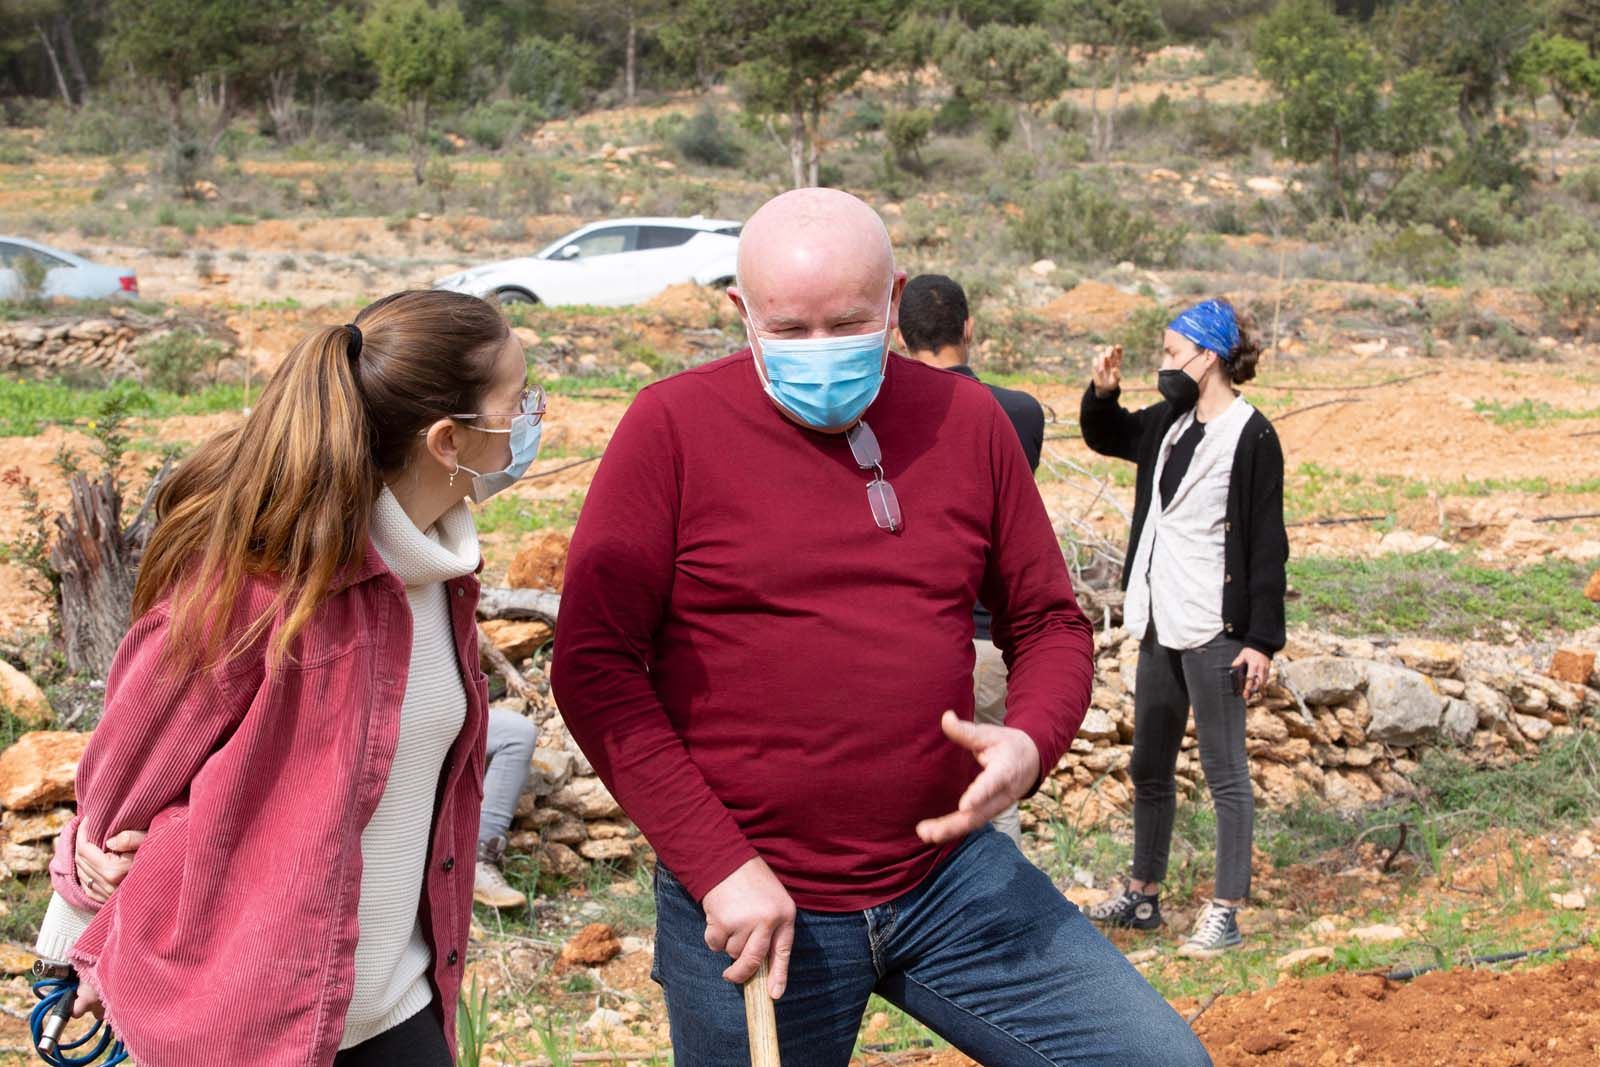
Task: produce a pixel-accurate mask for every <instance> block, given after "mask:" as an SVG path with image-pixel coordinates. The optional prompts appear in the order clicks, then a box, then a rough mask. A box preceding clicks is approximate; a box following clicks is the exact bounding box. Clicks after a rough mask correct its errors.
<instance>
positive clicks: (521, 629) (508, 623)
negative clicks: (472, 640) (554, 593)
mask: <svg viewBox="0 0 1600 1067" xmlns="http://www.w3.org/2000/svg"><path fill="white" fill-rule="evenodd" d="M482 626H483V632H484V634H485V635H486V636H487V637H488V638H489V640H490V641H491V642H492V643H493V644H494V647H495V648H497V649H499V650H500V651H501V652H502V653H504V654H505V657H506V658H507V659H509V660H510V661H511V662H512V663H520V662H522V661H523V660H525V659H527V658H528V657H530V656H532V655H533V654H534V653H535V652H537V651H539V649H541V648H543V647H544V645H545V643H546V642H547V641H549V640H550V639H551V638H552V637H554V636H555V631H554V630H552V629H550V624H549V623H546V622H543V621H541V620H538V619H534V620H530V621H526V622H523V621H514V620H511V619H490V620H488V621H487V622H485V623H483V624H482Z"/></svg>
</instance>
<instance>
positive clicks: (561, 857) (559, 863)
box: [539, 841, 584, 878]
mask: <svg viewBox="0 0 1600 1067" xmlns="http://www.w3.org/2000/svg"><path fill="white" fill-rule="evenodd" d="M539 871H540V873H541V874H542V873H545V872H549V873H550V874H553V875H555V876H556V877H557V878H576V877H578V876H579V875H581V874H582V873H583V871H584V862H583V860H582V859H581V858H580V857H579V856H578V854H577V853H576V852H574V851H572V849H570V848H568V847H567V846H566V845H563V844H560V843H558V842H554V841H552V842H549V843H547V844H545V845H543V846H541V847H540V849H539Z"/></svg>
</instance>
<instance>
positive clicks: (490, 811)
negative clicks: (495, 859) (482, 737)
mask: <svg viewBox="0 0 1600 1067" xmlns="http://www.w3.org/2000/svg"><path fill="white" fill-rule="evenodd" d="M538 740H539V728H538V727H537V726H535V725H534V724H533V720H531V719H528V718H527V717H525V716H522V715H518V714H517V713H516V712H514V711H510V710H508V709H506V708H490V709H489V736H488V739H487V741H486V742H485V747H486V748H487V749H488V753H487V754H488V759H489V766H488V769H487V770H485V771H484V773H483V814H482V815H481V816H479V817H478V844H480V845H481V844H483V843H484V842H485V841H489V840H492V839H493V838H496V837H503V836H505V834H506V832H507V831H508V830H510V829H511V820H512V819H513V818H515V817H516V814H517V798H518V797H520V796H521V795H522V789H523V787H524V786H526V785H527V784H528V761H529V760H530V759H532V758H533V748H534V745H535V744H536V743H537V742H538Z"/></svg>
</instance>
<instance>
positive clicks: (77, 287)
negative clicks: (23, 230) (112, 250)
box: [0, 236, 139, 300]
mask: <svg viewBox="0 0 1600 1067" xmlns="http://www.w3.org/2000/svg"><path fill="white" fill-rule="evenodd" d="M24 260H32V261H33V262H34V263H37V264H38V265H39V266H41V267H43V268H44V288H43V290H42V291H41V292H40V294H39V295H40V296H43V297H45V298H46V299H49V298H52V297H65V298H66V299H69V300H105V299H107V298H110V297H117V296H125V297H135V296H138V295H139V278H138V276H137V275H136V274H134V272H133V270H132V269H131V268H129V267H108V266H105V265H103V264H100V263H92V262H90V261H89V260H87V259H84V258H83V257H82V256H75V255H73V254H72V253H71V252H63V251H62V250H61V249H59V248H51V247H50V246H49V245H42V244H40V243H39V242H37V241H30V240H28V239H27V238H25V237H4V236H0V300H17V299H19V298H21V297H22V296H24V295H26V294H25V293H24V292H23V283H22V279H23V277H24V275H23V274H22V273H21V271H20V270H19V268H20V267H21V266H22V263H23V261H24Z"/></svg>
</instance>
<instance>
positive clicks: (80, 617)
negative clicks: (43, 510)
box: [50, 462, 170, 678]
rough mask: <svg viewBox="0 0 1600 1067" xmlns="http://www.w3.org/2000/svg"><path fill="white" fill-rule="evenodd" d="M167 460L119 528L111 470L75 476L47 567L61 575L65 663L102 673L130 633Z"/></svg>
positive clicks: (117, 496) (119, 507)
mask: <svg viewBox="0 0 1600 1067" xmlns="http://www.w3.org/2000/svg"><path fill="white" fill-rule="evenodd" d="M169 468H170V462H169V464H168V465H166V466H163V467H162V468H161V471H160V473H158V474H157V475H156V477H155V478H154V479H153V480H152V481H151V483H150V489H149V491H148V492H147V493H146V494H145V500H144V504H143V506H142V507H140V509H139V513H138V514H137V515H135V516H134V519H133V522H131V523H130V524H129V525H128V526H127V528H126V529H124V528H123V526H122V493H121V490H120V489H119V487H118V485H117V481H116V478H115V477H114V476H113V475H112V474H111V473H110V472H109V471H108V472H106V473H105V474H102V475H101V476H100V477H99V479H97V480H95V481H90V480H89V478H88V477H87V476H85V475H83V474H76V475H73V478H72V483H71V490H72V503H71V505H70V506H69V508H68V510H67V512H66V514H63V515H57V516H56V531H57V532H56V543H55V545H54V546H53V547H52V548H51V549H50V565H51V566H52V567H54V568H55V569H56V572H57V573H58V574H60V575H61V592H60V597H61V602H60V604H59V609H60V615H61V633H62V637H63V639H64V641H65V643H66V655H67V666H68V667H69V668H70V669H71V670H72V671H73V672H74V673H76V674H81V675H87V676H89V677H93V678H104V677H106V675H108V674H110V673H111V661H112V659H113V658H114V657H115V656H116V654H117V646H118V645H119V644H121V642H122V637H123V635H124V634H126V633H127V631H128V621H129V616H130V614H131V612H132V609H133V586H134V581H135V579H136V578H137V576H138V573H139V559H140V557H141V556H142V555H143V553H144V546H145V542H146V541H147V540H149V537H150V526H151V523H150V511H151V507H152V505H153V503H154V501H155V493H156V489H157V488H158V487H159V486H160V485H161V482H162V479H163V478H164V477H165V476H166V473H167V471H168V469H169Z"/></svg>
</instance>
